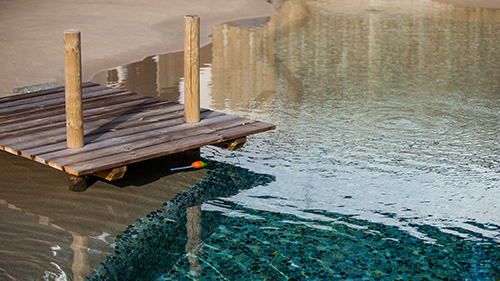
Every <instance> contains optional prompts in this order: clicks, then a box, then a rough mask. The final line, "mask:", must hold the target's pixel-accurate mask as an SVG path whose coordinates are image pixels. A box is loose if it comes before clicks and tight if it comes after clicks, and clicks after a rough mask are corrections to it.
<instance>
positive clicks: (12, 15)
mask: <svg viewBox="0 0 500 281" xmlns="http://www.w3.org/2000/svg"><path fill="white" fill-rule="evenodd" d="M272 13H274V9H273V7H272V6H271V5H270V4H268V3H267V2H266V1H264V0H235V1H230V2H228V1H223V0H212V1H204V0H191V1H182V0H167V1H165V0H149V1H134V0H121V1H93V0H69V1H68V0H50V1H37V0H19V1H10V0H0V26H1V27H2V28H1V29H0V50H1V52H0V61H1V62H2V63H1V64H0V96H7V95H12V89H14V88H19V87H24V86H27V85H33V84H41V83H51V82H56V83H60V84H63V82H64V72H63V60H64V58H63V49H62V48H63V44H62V35H63V32H64V30H66V29H79V30H81V32H82V65H83V73H82V76H83V77H82V80H83V81H88V80H89V79H90V78H91V77H92V75H93V74H94V73H96V72H98V71H102V70H104V69H108V68H111V67H115V66H118V65H123V64H126V63H130V62H133V61H138V60H141V59H143V58H144V57H146V56H148V55H152V54H161V53H167V52H171V51H176V50H181V49H182V48H183V39H182V38H183V37H182V36H183V17H184V15H188V14H196V15H199V16H200V18H201V41H202V44H203V43H207V42H208V41H209V37H208V35H210V33H211V28H212V27H213V26H215V25H216V24H219V23H222V22H226V21H230V20H234V19H240V18H252V17H259V16H263V15H269V14H272Z"/></svg>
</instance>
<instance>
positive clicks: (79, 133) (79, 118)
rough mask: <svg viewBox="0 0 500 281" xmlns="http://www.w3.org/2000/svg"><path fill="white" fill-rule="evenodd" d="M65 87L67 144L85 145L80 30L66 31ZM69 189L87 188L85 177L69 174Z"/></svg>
mask: <svg viewBox="0 0 500 281" xmlns="http://www.w3.org/2000/svg"><path fill="white" fill-rule="evenodd" d="M63 43H64V88H65V96H66V145H67V147H68V148H81V147H83V110H82V58H81V46H80V31H79V30H75V29H67V30H65V31H64V36H63ZM68 177H69V189H70V190H71V191H84V190H85V189H87V182H86V180H85V178H83V177H78V176H75V175H71V174H68Z"/></svg>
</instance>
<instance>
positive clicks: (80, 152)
mask: <svg viewBox="0 0 500 281" xmlns="http://www.w3.org/2000/svg"><path fill="white" fill-rule="evenodd" d="M247 122H249V120H248V119H244V118H240V117H236V116H232V115H220V116H216V117H213V118H209V119H203V120H201V121H200V122H199V123H192V124H190V123H183V121H182V120H179V121H178V123H177V125H176V126H165V127H163V126H162V127H159V126H157V124H156V123H153V124H151V125H152V126H151V127H149V128H148V130H144V129H141V128H134V129H137V130H140V132H141V133H140V134H139V133H137V134H130V135H125V136H121V137H116V138H111V139H108V140H104V141H101V142H98V143H90V144H87V145H85V147H83V148H80V149H72V150H67V149H65V150H59V151H56V152H52V153H46V154H37V156H36V157H37V158H39V159H44V160H48V161H51V162H57V163H58V164H60V165H62V166H65V165H67V164H68V163H77V162H80V161H82V158H84V160H86V159H89V157H90V158H103V157H107V156H108V155H114V154H119V153H122V152H124V151H133V150H135V149H137V148H140V147H146V146H150V145H153V144H157V143H162V142H167V141H170V140H174V139H183V138H189V137H192V136H199V135H200V134H203V133H207V132H210V131H215V130H217V129H219V128H225V127H233V126H236V125H241V124H242V123H247Z"/></svg>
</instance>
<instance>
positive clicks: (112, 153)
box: [0, 82, 275, 176]
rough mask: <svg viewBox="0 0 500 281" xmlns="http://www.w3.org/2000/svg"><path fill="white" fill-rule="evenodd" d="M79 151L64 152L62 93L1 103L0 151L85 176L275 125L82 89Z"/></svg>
mask: <svg viewBox="0 0 500 281" xmlns="http://www.w3.org/2000/svg"><path fill="white" fill-rule="evenodd" d="M82 97H83V122H84V145H85V146H84V147H83V148H72V149H69V148H67V144H66V115H65V93H64V87H59V88H54V89H50V90H44V91H38V92H33V93H29V94H22V95H17V96H11V97H5V98H0V149H1V150H5V151H7V152H10V153H13V154H16V155H20V156H22V157H25V158H28V159H31V160H34V161H37V162H40V163H42V164H45V165H49V166H51V167H53V168H56V169H59V170H61V171H64V172H66V173H68V174H71V175H74V176H83V175H87V174H92V173H96V172H100V171H104V170H108V169H113V168H116V167H121V166H124V165H127V164H131V163H135V162H140V161H144V160H148V159H152V158H156V157H160V156H164V155H169V154H173V153H176V152H181V151H187V150H191V149H195V148H199V147H202V146H205V145H211V144H217V143H221V142H224V141H228V140H235V139H238V138H242V137H245V136H248V135H252V134H256V133H260V132H264V131H268V130H272V129H274V128H275V126H274V125H272V124H268V123H264V122H259V121H252V120H249V119H245V118H241V117H237V116H232V115H227V114H224V113H220V112H216V111H211V110H208V109H202V110H201V111H200V119H201V120H200V122H199V123H185V122H184V106H183V105H181V104H178V103H175V102H171V101H163V100H160V99H157V98H152V97H146V96H143V95H140V94H137V93H133V92H128V91H124V90H119V89H114V88H109V87H105V86H101V85H98V84H94V83H90V82H88V83H84V84H83V87H82Z"/></svg>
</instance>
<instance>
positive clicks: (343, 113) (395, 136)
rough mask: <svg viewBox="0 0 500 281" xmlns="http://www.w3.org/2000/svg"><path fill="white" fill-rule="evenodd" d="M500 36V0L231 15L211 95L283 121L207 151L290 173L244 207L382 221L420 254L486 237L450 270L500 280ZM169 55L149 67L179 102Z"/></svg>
mask: <svg viewBox="0 0 500 281" xmlns="http://www.w3.org/2000/svg"><path fill="white" fill-rule="evenodd" d="M498 34H500V10H489V9H478V8H463V7H456V6H451V5H446V4H441V3H438V2H433V1H427V0H423V1H418V2H416V1H409V0H408V1H395V0H389V1H382V0H370V1H368V0H358V1H336V0H318V1H314V0H307V1H306V0H303V1H300V0H290V1H283V2H281V1H280V2H279V12H278V13H277V14H276V15H273V16H270V17H267V18H261V19H256V20H255V21H254V22H249V21H239V22H233V23H228V24H223V25H219V26H217V27H215V28H214V33H213V42H212V44H211V45H209V46H207V48H210V52H208V51H206V52H207V54H211V56H212V57H211V58H207V59H206V60H205V61H204V66H205V68H204V72H203V73H202V80H203V81H206V83H205V84H204V85H205V86H204V87H202V95H203V97H202V103H203V104H202V106H204V107H208V108H211V109H214V110H221V111H224V112H227V113H234V114H237V115H241V116H244V117H250V118H253V119H258V120H263V121H267V122H270V123H273V124H276V125H277V130H276V131H273V132H267V133H264V134H260V135H258V136H254V137H252V138H249V141H248V142H247V145H246V146H245V147H244V148H243V149H242V150H241V151H237V152H225V151H222V150H218V149H211V148H210V149H205V150H204V151H203V153H204V156H205V157H207V158H210V159H215V160H218V161H226V162H231V161H233V162H235V163H238V164H239V165H242V166H244V167H247V168H251V169H252V170H254V171H257V172H265V173H271V174H274V175H276V178H277V180H276V182H275V183H273V184H271V185H270V186H269V187H266V188H260V187H256V188H254V189H252V190H245V191H243V192H241V193H239V194H237V195H235V196H233V197H231V198H230V199H228V201H231V202H233V203H234V204H237V205H238V206H239V207H241V208H245V209H246V210H259V211H260V212H268V213H270V214H279V216H278V217H280V218H283V217H286V216H287V215H290V216H292V217H293V218H295V219H296V220H305V221H308V222H311V221H314V222H316V223H319V224H321V222H329V221H331V216H332V214H339V216H341V219H339V220H340V223H341V224H344V223H347V221H346V219H347V218H350V217H352V216H355V217H356V219H357V220H359V221H361V222H363V223H353V224H349V226H351V227H353V228H356V227H357V226H356V224H358V225H359V224H360V225H362V226H363V227H367V225H370V224H375V225H376V226H377V227H375V229H371V228H370V227H368V228H369V229H370V230H371V231H375V232H376V231H379V232H380V233H383V235H382V236H381V237H379V238H380V239H382V240H384V239H387V240H390V241H397V242H398V243H402V244H404V243H408V245H409V244H411V245H414V246H412V247H413V248H411V247H410V248H411V249H415V252H412V253H411V254H410V253H408V254H409V255H415V256H417V257H419V258H420V259H422V260H427V259H428V258H437V259H439V257H438V256H435V255H431V254H429V253H428V252H427V251H430V253H436V251H437V252H439V253H441V252H440V250H439V249H436V248H433V247H429V248H426V247H427V246H426V245H450V247H452V246H451V245H455V246H456V245H458V246H457V248H456V249H457V250H456V251H457V252H455V253H458V252H460V249H461V248H462V249H465V248H467V249H474V248H475V247H478V249H479V248H480V246H479V245H481V243H483V242H484V243H485V245H488V247H487V248H488V249H483V248H481V251H486V252H487V253H488V254H485V255H483V254H479V255H477V256H474V255H473V254H472V252H467V253H469V254H466V255H465V256H463V257H460V258H458V259H457V260H448V261H449V262H450V263H460V262H461V261H463V260H466V261H464V263H466V264H467V266H466V267H465V268H464V267H457V272H459V273H456V272H455V273H450V275H449V276H451V277H454V278H465V277H464V276H466V277H467V276H468V277H470V278H491V277H492V276H495V275H498V274H499V273H498V272H497V271H498V270H496V269H494V268H498V264H499V261H498V258H495V259H488V258H487V256H488V255H495V254H497V253H498V249H499V248H498V243H499V242H500V240H499V239H500V238H499V237H500V230H499V227H498V226H499V225H500V218H499V217H498V214H499V213H500V209H499V205H498V202H499V200H500V191H499V189H498V187H499V186H500V184H499V183H500V174H499V171H500V161H499V157H498V156H499V152H500V125H499V124H500V112H499V108H500V83H499V81H500V71H499V69H500V37H499V36H498ZM167 56H173V57H175V56H178V54H170V55H165V58H166V57H167ZM163 57H164V56H156V57H153V58H151V60H152V61H154V60H157V62H156V66H155V67H154V68H153V69H154V71H153V72H150V73H149V74H147V72H144V73H142V72H141V75H147V76H148V77H150V78H145V81H151V85H155V89H156V90H155V91H156V92H150V94H152V95H160V96H162V97H163V95H165V96H167V95H169V94H166V93H167V92H168V91H165V90H158V89H167V88H168V89H171V90H172V91H174V90H175V89H179V90H176V91H178V92H175V94H172V95H173V98H172V99H174V100H179V98H180V97H181V96H182V87H180V85H181V84H182V78H181V75H182V74H179V76H176V77H177V78H175V79H174V80H171V82H170V84H168V85H169V86H159V85H167V84H166V83H163V82H159V81H160V80H161V79H160V80H159V79H158V77H166V73H162V72H161V69H162V67H160V64H161V63H167V62H166V61H167V59H165V60H163ZM135 67H137V66H135ZM163 68H165V67H163ZM120 69H122V70H126V71H123V72H124V73H125V72H126V73H127V74H128V75H129V76H127V75H125V76H121V77H122V78H120V79H122V81H125V83H126V82H127V81H132V80H133V79H134V78H132V76H130V75H131V74H132V72H133V71H132V70H131V66H125V67H123V68H120ZM181 69H182V68H181V67H179V71H181ZM112 71H114V70H112ZM112 71H111V72H112ZM111 72H107V73H105V74H100V75H101V76H98V77H103V75H104V77H111V76H112V75H110V74H109V73H111ZM170 73H172V72H170ZM151 77H156V78H151ZM147 79H152V80H147ZM162 79H163V78H162ZM96 82H101V83H102V81H96ZM110 83H111V84H113V83H116V82H115V80H110ZM127 86H128V87H131V89H132V90H137V91H139V88H134V87H139V86H138V85H135V86H134V85H132V84H130V85H127ZM203 99H204V100H203ZM202 208H203V206H202ZM263 227H268V226H265V225H264V226H263ZM273 227H275V226H273ZM287 227H288V226H287ZM379 228H384V231H382V230H380V229H379ZM297 231H299V230H297ZM349 231H351V230H349ZM394 232H396V233H398V235H396V236H395V237H394V236H391V235H390V233H394ZM219 233H220V231H217V233H216V234H219ZM400 235H403V236H404V235H409V236H408V237H407V236H405V237H406V238H403V236H400ZM214 237H215V236H214ZM306 237H307V236H306ZM414 238H417V240H412V241H416V242H415V243H416V244H412V243H413V242H411V243H410V242H407V240H406V239H410V240H411V239H414ZM453 239H457V240H453ZM452 240H453V241H454V242H450V241H452ZM357 241H358V243H361V244H362V243H363V240H357ZM422 243H423V244H422ZM447 243H448V244H447ZM417 244H418V245H417ZM356 245H358V246H359V244H356V243H354V244H353V245H352V247H353V248H356ZM385 246H387V247H388V248H389V249H390V250H393V249H394V248H399V247H398V246H397V244H394V245H393V244H391V245H388V244H387V245H385ZM385 246H381V248H380V249H378V250H377V251H379V250H380V251H382V249H383V248H384V247H385ZM455 246H453V247H455ZM391 247H393V248H391ZM453 247H452V248H453ZM424 248H425V249H424ZM330 250H331V249H330ZM305 251H307V250H305ZM443 251H445V252H446V251H451V250H449V249H444V250H443ZM451 252H453V251H451ZM398 253H399V252H398ZM371 254H374V253H371ZM202 255H203V253H202ZM391 255H395V254H394V253H392V254H389V257H391ZM346 256H349V255H346ZM496 257H497V256H496ZM344 258H345V257H344ZM375 260H377V259H374V261H375ZM351 261H352V260H351ZM379 261H380V260H379ZM369 262H371V260H366V261H363V262H361V264H366V263H369ZM402 262H403V263H405V262H406V261H405V260H403V261H402ZM294 264H295V263H294ZM399 264H400V263H399ZM392 266H397V265H396V264H393V265H392ZM419 266H420V265H419ZM419 266H417V267H418V268H422V270H426V268H427V269H430V268H433V269H435V270H436V272H438V273H439V272H440V271H439V270H440V269H439V268H442V267H446V265H443V266H442V267H439V266H438V267H433V266H430V267H429V264H428V265H427V267H426V266H425V265H422V267H419ZM291 267H292V268H293V266H291ZM474 267H475V268H479V269H478V270H479V272H480V273H477V272H476V271H474V269H473V268H474ZM481 268H482V269H481ZM488 268H490V269H491V270H490V271H488V270H489V269H488ZM368 272H370V274H372V273H374V271H368ZM474 272H476V273H474ZM485 272H486V273H485ZM483 273H484V274H485V275H481V274H483ZM380 274H381V276H389V275H390V274H391V273H387V272H381V273H380ZM384 274H389V275H384ZM453 274H458V276H459V277H456V276H454V275H453ZM460 274H462V276H460ZM475 274H479V275H475ZM488 274H490V275H488ZM478 276H479V277H478ZM451 277H450V278H451ZM338 278H344V277H342V276H340V277H338ZM353 278H355V277H353ZM427 278H428V277H427ZM431 278H432V276H431Z"/></svg>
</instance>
